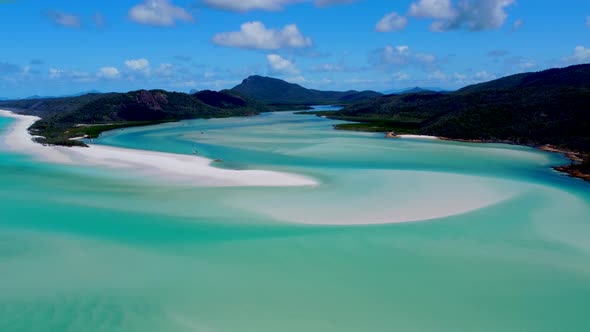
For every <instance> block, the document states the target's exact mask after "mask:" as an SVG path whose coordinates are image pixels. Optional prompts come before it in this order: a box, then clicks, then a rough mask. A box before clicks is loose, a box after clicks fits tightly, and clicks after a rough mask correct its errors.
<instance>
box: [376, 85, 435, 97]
mask: <svg viewBox="0 0 590 332" xmlns="http://www.w3.org/2000/svg"><path fill="white" fill-rule="evenodd" d="M428 91H431V92H444V91H446V90H445V89H441V88H436V87H419V86H416V87H413V88H405V89H391V90H386V91H383V94H386V95H391V94H405V93H418V92H428Z"/></svg>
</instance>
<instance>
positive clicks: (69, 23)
mask: <svg viewBox="0 0 590 332" xmlns="http://www.w3.org/2000/svg"><path fill="white" fill-rule="evenodd" d="M46 15H47V17H48V18H49V19H50V20H51V21H52V22H53V23H55V24H57V25H59V26H62V27H66V28H79V27H80V26H81V23H80V17H79V16H78V15H74V14H68V13H64V12H60V11H57V10H50V11H48V12H47V13H46Z"/></svg>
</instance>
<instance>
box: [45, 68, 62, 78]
mask: <svg viewBox="0 0 590 332" xmlns="http://www.w3.org/2000/svg"><path fill="white" fill-rule="evenodd" d="M63 74H64V71H63V70H61V69H57V68H49V75H48V76H49V78H50V79H56V78H61V77H62V76H63Z"/></svg>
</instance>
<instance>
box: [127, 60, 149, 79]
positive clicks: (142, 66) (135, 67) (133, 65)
mask: <svg viewBox="0 0 590 332" xmlns="http://www.w3.org/2000/svg"><path fill="white" fill-rule="evenodd" d="M125 67H127V69H129V70H130V71H133V72H137V73H142V74H144V75H149V74H150V72H151V67H150V62H149V61H148V60H147V59H143V58H142V59H134V60H127V61H125Z"/></svg>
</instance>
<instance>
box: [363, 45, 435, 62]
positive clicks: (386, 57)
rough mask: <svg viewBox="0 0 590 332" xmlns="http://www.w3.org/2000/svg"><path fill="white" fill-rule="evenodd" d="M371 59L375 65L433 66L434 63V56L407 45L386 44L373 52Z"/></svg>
mask: <svg viewBox="0 0 590 332" xmlns="http://www.w3.org/2000/svg"><path fill="white" fill-rule="evenodd" d="M371 61H372V62H373V64H375V65H398V66H407V65H409V66H417V67H433V66H435V65H436V56H434V55H431V54H426V53H420V52H413V51H412V50H410V47H409V46H407V45H402V46H391V45H387V46H385V47H384V48H382V49H378V50H376V51H375V52H373V54H372V58H371Z"/></svg>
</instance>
